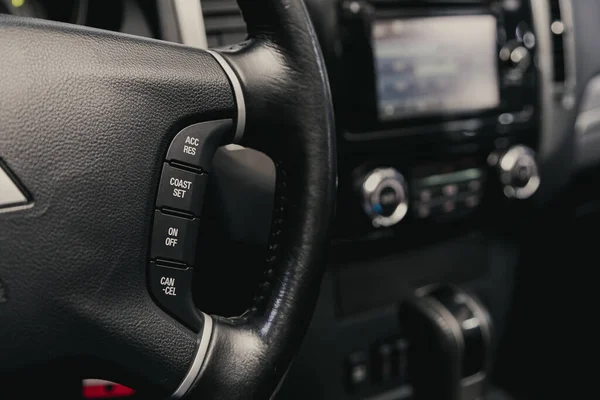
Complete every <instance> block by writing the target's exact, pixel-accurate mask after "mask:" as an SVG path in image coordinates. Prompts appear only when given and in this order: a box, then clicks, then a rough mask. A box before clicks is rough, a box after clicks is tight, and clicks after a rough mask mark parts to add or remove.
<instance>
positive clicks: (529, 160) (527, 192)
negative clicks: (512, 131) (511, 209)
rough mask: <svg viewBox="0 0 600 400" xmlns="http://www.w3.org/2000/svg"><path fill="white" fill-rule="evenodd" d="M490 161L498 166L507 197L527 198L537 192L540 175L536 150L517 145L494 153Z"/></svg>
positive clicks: (489, 158)
mask: <svg viewBox="0 0 600 400" xmlns="http://www.w3.org/2000/svg"><path fill="white" fill-rule="evenodd" d="M488 163H490V165H492V166H496V168H498V172H499V177H500V182H501V183H502V185H504V195H505V196H506V197H509V198H516V199H527V198H529V197H531V196H533V194H534V193H535V192H537V190H538V188H539V186H540V175H539V171H538V165H537V162H536V160H535V152H534V151H533V150H532V149H530V148H529V147H526V146H522V145H516V146H513V147H511V148H510V149H508V151H506V152H504V153H501V154H498V153H492V154H490V156H489V157H488Z"/></svg>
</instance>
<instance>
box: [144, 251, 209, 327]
mask: <svg viewBox="0 0 600 400" xmlns="http://www.w3.org/2000/svg"><path fill="white" fill-rule="evenodd" d="M193 272H194V270H193V269H191V268H186V269H179V268H171V267H163V266H160V265H157V264H155V263H153V262H151V263H150V271H149V274H148V279H149V285H150V292H151V293H152V296H153V297H154V299H155V300H156V302H157V303H158V305H159V306H160V307H161V308H162V309H163V310H165V311H166V312H167V313H168V314H171V315H172V316H173V317H175V318H177V319H178V320H180V321H181V322H183V323H184V324H185V325H187V326H189V327H191V328H194V329H196V330H199V329H200V328H201V326H202V320H201V319H200V317H199V314H198V312H197V311H196V306H195V305H194V301H193V299H192V275H193Z"/></svg>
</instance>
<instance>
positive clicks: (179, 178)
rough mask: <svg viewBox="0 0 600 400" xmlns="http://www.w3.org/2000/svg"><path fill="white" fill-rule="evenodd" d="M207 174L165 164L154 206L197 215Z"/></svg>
mask: <svg viewBox="0 0 600 400" xmlns="http://www.w3.org/2000/svg"><path fill="white" fill-rule="evenodd" d="M207 184H208V175H206V174H197V173H194V172H190V171H186V170H184V169H181V168H176V167H173V166H171V165H169V164H165V165H164V167H163V171H162V176H161V178H160V186H159V187H158V198H157V200H156V207H158V208H164V207H166V208H171V209H174V210H178V211H183V212H186V213H189V214H192V215H196V216H199V215H200V213H201V212H202V203H203V200H204V191H205V190H206V185H207Z"/></svg>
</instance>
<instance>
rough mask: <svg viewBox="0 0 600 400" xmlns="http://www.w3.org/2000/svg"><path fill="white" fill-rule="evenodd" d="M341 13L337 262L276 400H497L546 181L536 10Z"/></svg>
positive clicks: (355, 4)
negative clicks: (499, 367) (512, 311)
mask: <svg viewBox="0 0 600 400" xmlns="http://www.w3.org/2000/svg"><path fill="white" fill-rule="evenodd" d="M336 5H337V25H336V26H337V34H336V38H337V40H336V41H335V46H332V47H335V52H334V53H335V56H333V57H330V58H332V59H333V61H332V62H330V63H329V65H328V69H329V73H330V78H331V85H332V92H333V96H334V104H335V107H336V124H337V127H338V175H339V183H338V201H337V210H336V218H335V225H334V232H333V239H332V247H331V250H330V254H329V266H328V269H327V272H326V274H325V279H324V283H323V286H322V289H321V295H320V298H319V302H318V304H317V309H316V312H315V315H314V317H313V320H312V323H311V327H310V330H309V333H308V335H307V337H306V339H305V341H304V344H303V349H302V350H301V351H300V353H299V355H298V357H297V359H296V361H295V363H294V365H293V367H292V369H291V370H290V374H289V376H288V379H287V380H286V384H285V385H283V388H282V393H281V396H280V397H279V398H317V399H369V400H379V399H413V400H415V399H438V400H439V399H457V400H459V399H461V400H462V399H464V400H467V399H487V398H490V397H488V396H489V395H490V393H492V392H493V391H494V390H495V388H493V380H492V379H491V377H490V375H489V374H490V366H491V365H492V364H493V362H494V359H495V353H494V352H495V348H496V343H495V340H497V339H496V338H495V335H494V334H493V332H492V326H494V331H495V332H502V331H503V324H505V323H506V315H507V312H508V310H507V307H508V304H510V300H509V299H510V298H511V293H512V288H513V286H512V285H513V282H512V271H513V269H514V268H515V265H516V264H517V260H518V254H519V253H518V252H519V244H518V243H517V239H515V238H514V237H515V233H516V231H518V228H516V227H517V226H518V223H519V221H520V220H521V218H520V216H521V215H527V211H528V209H529V208H530V206H533V205H534V204H535V203H534V202H535V201H536V199H535V196H534V195H535V194H536V192H537V191H538V188H539V187H540V183H541V179H542V178H543V177H541V176H540V171H539V167H538V164H537V154H536V153H537V150H538V142H539V133H540V132H539V131H540V117H541V115H540V114H541V108H540V100H539V97H540V95H539V93H540V69H539V65H538V62H537V59H538V54H539V49H538V43H537V36H536V35H537V31H536V29H535V28H536V27H535V26H534V25H533V19H532V10H531V7H530V2H529V1H526V0H520V1H517V0H513V1H506V0H502V1H500V0H498V1H492V0H485V1H484V0H470V1H467V0H444V1H443V0H438V1H433V0H431V1H428V0H419V1H407V0H396V1H392V0H388V1H385V0H372V1H360V0H356V1H355V0H341V1H336ZM538 17H539V16H538ZM538 19H539V18H538ZM504 228H506V229H504ZM504 232H510V234H508V235H504ZM317 360H318V361H317ZM307 374H309V375H310V376H308V378H307ZM295 382H298V383H297V384H296V383H295ZM307 382H311V383H307ZM490 385H491V386H490Z"/></svg>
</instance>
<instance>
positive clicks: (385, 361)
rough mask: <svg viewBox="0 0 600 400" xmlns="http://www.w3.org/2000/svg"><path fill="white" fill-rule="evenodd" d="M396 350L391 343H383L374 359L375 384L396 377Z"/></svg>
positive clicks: (378, 347)
mask: <svg viewBox="0 0 600 400" xmlns="http://www.w3.org/2000/svg"><path fill="white" fill-rule="evenodd" d="M394 364H395V363H394V348H393V346H392V344H391V343H381V344H379V345H378V346H377V347H376V348H375V354H374V357H373V382H375V383H381V382H387V381H390V380H392V378H393V377H394V370H395V365H394Z"/></svg>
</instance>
